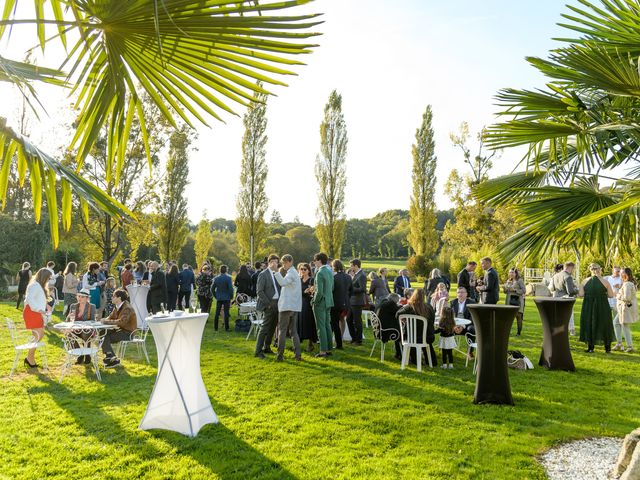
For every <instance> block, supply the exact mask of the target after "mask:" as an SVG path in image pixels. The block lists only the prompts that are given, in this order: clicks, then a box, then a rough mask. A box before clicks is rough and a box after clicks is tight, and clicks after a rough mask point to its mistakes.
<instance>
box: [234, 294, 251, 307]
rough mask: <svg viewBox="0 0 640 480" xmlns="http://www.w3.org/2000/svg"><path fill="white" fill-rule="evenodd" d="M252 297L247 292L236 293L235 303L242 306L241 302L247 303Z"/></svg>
mask: <svg viewBox="0 0 640 480" xmlns="http://www.w3.org/2000/svg"><path fill="white" fill-rule="evenodd" d="M249 300H251V298H250V297H249V295H247V294H246V293H239V294H237V295H236V299H235V304H236V305H238V307H239V306H240V304H241V303H247V302H248V301H249Z"/></svg>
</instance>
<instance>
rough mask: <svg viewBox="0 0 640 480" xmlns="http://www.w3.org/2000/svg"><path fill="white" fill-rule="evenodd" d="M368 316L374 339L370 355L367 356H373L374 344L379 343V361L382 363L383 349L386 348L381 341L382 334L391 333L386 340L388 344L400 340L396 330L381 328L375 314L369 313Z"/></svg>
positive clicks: (384, 343)
mask: <svg viewBox="0 0 640 480" xmlns="http://www.w3.org/2000/svg"><path fill="white" fill-rule="evenodd" d="M369 316H370V317H371V328H372V329H373V338H374V341H373V347H371V353H370V354H369V356H370V357H372V356H373V351H374V350H375V349H376V344H377V343H378V342H380V361H381V362H384V348H385V346H386V342H383V341H382V332H391V333H390V334H389V340H388V341H390V342H395V341H396V340H398V338H400V332H398V330H396V329H395V328H382V323H381V322H380V318H379V317H378V315H376V313H375V312H371V313H370V314H369Z"/></svg>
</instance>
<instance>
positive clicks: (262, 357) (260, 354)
mask: <svg viewBox="0 0 640 480" xmlns="http://www.w3.org/2000/svg"><path fill="white" fill-rule="evenodd" d="M254 357H256V358H260V359H262V360H264V359H265V358H266V357H265V356H264V353H262V352H258V353H256V354H255V355H254Z"/></svg>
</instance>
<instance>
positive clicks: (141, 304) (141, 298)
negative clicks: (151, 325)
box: [127, 285, 149, 328]
mask: <svg viewBox="0 0 640 480" xmlns="http://www.w3.org/2000/svg"><path fill="white" fill-rule="evenodd" d="M127 291H128V292H129V303H130V304H131V307H133V311H134V312H136V319H137V321H138V328H143V327H144V319H145V318H147V316H149V311H148V310H147V295H149V286H148V285H127Z"/></svg>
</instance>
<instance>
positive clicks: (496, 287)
mask: <svg viewBox="0 0 640 480" xmlns="http://www.w3.org/2000/svg"><path fill="white" fill-rule="evenodd" d="M484 287H485V289H484V290H483V291H482V303H485V304H489V305H496V304H497V303H498V298H499V297H500V279H499V278H498V272H496V271H495V269H494V268H493V267H491V268H490V269H489V270H487V271H486V272H485V274H484Z"/></svg>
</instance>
